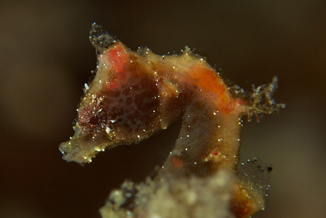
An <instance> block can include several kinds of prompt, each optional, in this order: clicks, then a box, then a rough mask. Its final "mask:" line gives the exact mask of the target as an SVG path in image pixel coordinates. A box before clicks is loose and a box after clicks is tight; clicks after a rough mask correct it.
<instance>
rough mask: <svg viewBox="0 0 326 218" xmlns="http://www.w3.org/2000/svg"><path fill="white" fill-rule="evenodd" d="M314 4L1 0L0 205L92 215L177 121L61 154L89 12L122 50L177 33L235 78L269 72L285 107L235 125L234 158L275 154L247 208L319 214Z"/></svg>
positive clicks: (153, 45) (86, 73)
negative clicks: (134, 138) (266, 184)
mask: <svg viewBox="0 0 326 218" xmlns="http://www.w3.org/2000/svg"><path fill="white" fill-rule="evenodd" d="M325 12H326V1H324V0H296V1H294V0H264V1H258V0H241V1H240V0H228V1H225V0H215V1H213V0H211V1H185V0H184V1H168V0H166V1H153V0H151V1H150V0H145V1H110V0H106V1H91V0H89V1H80V0H78V1H77V0H73V1H71V0H70V1H63V0H58V1H52V2H51V1H1V2H0V72H1V73H0V81H1V85H0V102H1V103H0V116H1V125H0V130H1V131H0V137H1V142H0V143H1V146H0V217H1V218H23V217H24V218H26V217H33V218H39V217H47V218H57V217H60V218H68V217H69V218H70V217H85V218H90V217H92V218H93V217H94V218H96V217H100V216H99V213H98V209H99V208H100V207H101V206H103V205H104V203H105V200H106V198H107V197H108V194H109V192H110V190H112V189H113V188H118V187H119V185H120V184H121V183H122V182H123V181H124V180H125V179H132V180H134V181H137V182H140V181H142V180H144V178H145V177H146V176H147V175H149V174H150V173H151V172H152V170H153V168H154V167H155V166H156V165H160V164H162V163H163V161H164V158H165V157H166V156H167V153H168V152H169V150H170V149H171V148H172V146H173V143H174V140H175V139H176V137H177V134H178V131H179V129H180V122H178V123H176V124H175V125H173V126H172V128H170V129H168V130H166V131H164V132H162V133H160V134H158V135H156V136H155V137H153V138H151V139H149V140H147V141H145V142H143V143H140V144H137V145H130V146H124V147H119V148H116V149H113V150H111V151H106V152H105V153H101V154H98V155H97V157H96V158H95V159H94V161H93V163H92V164H88V165H86V166H84V167H82V166H80V165H78V164H75V163H67V162H65V161H63V160H62V159H61V154H60V152H59V151H58V146H59V144H60V143H61V142H63V141H66V140H68V138H69V136H71V135H72V134H73V130H72V120H73V118H75V116H76V106H77V104H78V102H79V98H80V96H81V95H82V87H83V84H84V83H85V82H87V81H88V79H89V77H90V75H91V74H90V71H91V70H93V69H95V66H96V56H95V51H94V49H93V48H92V46H91V45H90V43H89V41H88V33H89V29H90V27H91V23H92V22H94V21H96V22H98V23H99V24H102V25H103V26H104V27H105V29H107V30H108V32H109V33H111V34H113V35H114V36H116V37H117V38H119V39H120V40H121V41H122V42H124V43H125V44H126V45H127V46H128V47H130V48H131V49H133V50H135V49H137V47H138V46H147V47H149V48H150V49H152V50H153V51H154V52H155V53H157V54H166V53H167V52H169V51H177V52H179V51H180V49H182V48H184V46H185V45H188V46H190V47H191V48H194V49H195V51H196V52H197V53H200V54H202V55H203V56H205V57H207V61H208V62H209V63H210V64H211V65H212V66H214V67H215V68H216V69H219V68H221V72H222V76H223V78H226V79H229V80H230V81H232V82H234V83H235V84H238V85H240V86H241V87H244V88H246V89H249V88H250V86H251V84H257V85H260V84H264V83H268V82H270V81H271V79H272V77H273V76H274V75H277V76H278V78H279V90H278V92H277V93H276V95H275V99H276V100H277V102H279V103H286V104H287V108H286V109H284V110H282V111H281V113H280V115H270V116H265V117H264V118H263V120H262V121H261V122H260V123H256V122H251V123H247V122H245V125H244V128H243V140H242V142H243V144H242V153H241V154H242V156H241V159H242V161H245V160H246V159H248V158H252V157H254V156H258V157H260V158H261V159H262V161H264V162H267V163H272V164H273V166H274V171H273V173H272V178H271V185H272V187H271V189H270V191H269V195H270V196H269V197H268V198H267V202H266V204H267V207H266V211H264V212H259V213H258V214H256V215H255V216H254V217H255V218H263V217H264V218H272V217H273V218H274V217H278V218H288V217H296V218H301V217H302V218H306V217H314V218H319V217H320V218H321V217H325V215H322V214H324V209H325V203H326V200H325V199H326V198H325V197H326V188H325V184H326V173H325V167H326V161H325V154H326V150H325V138H324V137H325V135H326V133H325V129H326V119H325V118H326V117H325V115H326V113H325V112H324V108H325V106H326V98H325V94H326V92H325V88H324V86H325V81H326V66H325V60H326V13H325Z"/></svg>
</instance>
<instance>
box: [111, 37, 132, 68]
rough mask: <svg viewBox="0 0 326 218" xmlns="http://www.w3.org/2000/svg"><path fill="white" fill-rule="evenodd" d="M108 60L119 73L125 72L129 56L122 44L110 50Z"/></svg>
mask: <svg viewBox="0 0 326 218" xmlns="http://www.w3.org/2000/svg"><path fill="white" fill-rule="evenodd" d="M108 60H109V61H110V63H111V65H112V67H113V68H114V70H115V71H116V72H117V73H123V72H124V66H125V64H126V63H127V62H128V54H127V53H126V51H125V50H124V48H123V47H122V45H121V43H120V42H118V43H117V44H116V46H114V48H113V49H109V50H108Z"/></svg>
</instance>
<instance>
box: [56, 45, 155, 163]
mask: <svg viewBox="0 0 326 218" xmlns="http://www.w3.org/2000/svg"><path fill="white" fill-rule="evenodd" d="M141 61H142V60H141V59H139V58H138V56H137V55H135V54H134V53H133V52H131V51H129V49H127V48H126V47H125V46H124V45H123V44H122V43H120V42H117V43H114V44H113V45H111V46H110V47H109V48H108V49H106V50H104V51H103V52H102V53H101V54H99V55H98V66H97V72H96V76H95V77H94V79H93V81H92V83H91V84H90V85H87V84H85V95H84V96H83V98H82V100H81V103H80V105H79V108H78V109H77V111H78V117H77V120H76V121H77V122H76V124H75V126H74V130H75V135H74V136H73V137H71V139H70V140H69V141H68V142H64V143H62V144H61V146H60V151H61V152H62V153H63V154H64V155H65V156H64V159H66V160H68V161H75V162H78V163H84V162H90V161H91V158H92V157H93V156H94V155H95V154H96V153H97V152H98V151H101V150H104V148H105V147H109V148H110V147H112V146H117V145H121V144H130V143H135V142H138V141H140V140H142V139H144V138H147V137H148V136H149V135H151V134H152V133H153V132H155V131H156V129H158V128H156V127H157V126H158V123H159V122H160V115H159V113H158V106H159V99H158V86H157V83H156V81H155V80H154V79H153V74H152V72H151V70H150V69H146V68H147V66H148V65H146V64H145V65H144V64H141V63H140V62H141Z"/></svg>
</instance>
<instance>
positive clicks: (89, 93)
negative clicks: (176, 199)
mask: <svg viewBox="0 0 326 218" xmlns="http://www.w3.org/2000/svg"><path fill="white" fill-rule="evenodd" d="M90 41H91V43H92V44H93V46H94V47H95V48H96V49H97V52H98V65H97V69H96V75H95V77H94V79H93V80H92V82H91V83H90V84H85V88H84V91H85V94H84V96H83V97H82V99H81V102H80V105H79V107H78V109H77V111H78V117H77V120H76V123H75V125H74V127H73V128H74V131H75V134H74V136H73V137H71V138H70V140H69V141H67V142H64V143H62V144H61V145H60V148H59V149H60V151H61V152H62V154H63V155H64V156H63V159H65V160H66V161H75V162H77V163H80V164H84V163H87V162H91V161H92V158H93V157H94V156H95V155H96V153H98V152H99V151H104V150H105V149H110V148H113V147H115V146H118V145H126V144H132V143H137V142H139V141H141V140H143V139H146V138H148V137H150V136H151V135H153V134H155V133H157V132H158V131H160V130H163V129H166V128H167V127H168V126H169V125H170V124H171V123H173V122H175V121H176V120H177V119H179V118H181V117H182V127H181V131H180V133H179V136H178V138H177V141H176V143H175V147H174V149H173V150H172V151H171V152H170V155H169V156H168V157H167V160H166V161H165V163H164V165H163V166H162V169H161V170H160V171H159V173H158V175H157V177H156V179H155V181H156V182H160V181H161V180H164V179H165V178H190V177H193V176H196V177H199V178H201V177H209V176H213V175H215V174H216V173H217V172H218V171H219V170H222V169H223V170H228V171H230V172H232V173H234V174H236V173H237V163H238V161H239V148H240V130H241V126H242V123H241V117H242V116H243V115H248V116H249V117H251V116H252V114H256V115H257V114H261V113H267V114H270V113H274V112H278V110H279V108H281V107H284V105H282V104H276V103H275V102H274V100H273V99H272V94H273V92H274V90H275V89H276V87H277V79H276V77H275V78H274V79H273V82H272V83H271V84H268V85H264V86H260V87H258V88H255V89H254V92H253V93H252V94H251V96H247V98H244V97H243V95H240V94H239V92H241V93H243V92H242V91H241V89H234V90H233V91H232V88H230V87H228V86H227V85H226V84H225V82H224V81H223V80H222V79H221V77H220V76H219V75H218V73H217V72H216V71H215V70H214V69H213V68H212V67H211V66H210V65H209V64H208V63H207V62H206V61H205V60H204V58H202V57H201V56H199V55H196V54H193V53H192V52H191V50H190V49H189V48H188V47H186V48H185V49H184V50H182V54H180V55H164V56H159V55H156V54H154V53H153V52H152V51H150V50H149V49H148V48H140V49H138V51H137V52H133V51H131V50H130V49H128V48H127V47H126V46H125V45H124V44H123V43H121V42H120V41H118V40H115V39H113V38H112V37H111V36H110V35H109V34H107V33H104V32H103V30H102V28H101V27H100V26H99V25H97V24H93V27H92V30H91V34H90ZM239 90H240V91H239ZM253 195H254V194H252V192H250V190H246V189H245V188H243V184H241V181H239V182H237V184H236V186H235V188H234V194H233V199H232V201H231V203H230V204H231V205H230V208H231V210H232V212H233V214H234V215H235V216H236V217H250V215H251V214H252V213H254V212H255V211H257V210H260V209H261V205H260V204H261V201H262V200H261V199H257V197H255V196H253ZM257 202H258V203H257Z"/></svg>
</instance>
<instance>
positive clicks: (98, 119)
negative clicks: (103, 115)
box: [88, 116, 100, 125]
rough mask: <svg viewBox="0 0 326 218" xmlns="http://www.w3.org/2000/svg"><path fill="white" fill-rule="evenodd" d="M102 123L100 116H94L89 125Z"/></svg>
mask: <svg viewBox="0 0 326 218" xmlns="http://www.w3.org/2000/svg"><path fill="white" fill-rule="evenodd" d="M99 122H100V118H99V117H98V116H92V117H91V118H90V119H89V121H88V123H89V124H91V125H97V124H98V123H99Z"/></svg>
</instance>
